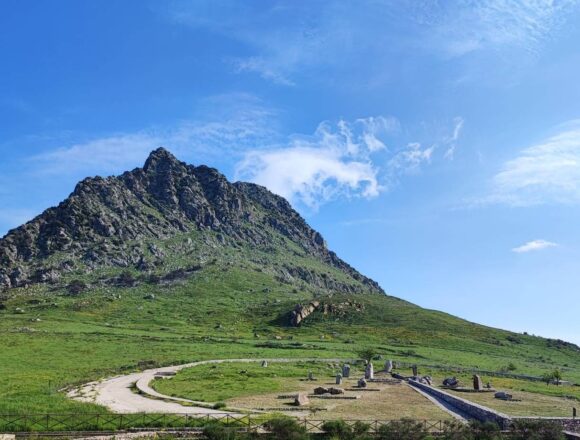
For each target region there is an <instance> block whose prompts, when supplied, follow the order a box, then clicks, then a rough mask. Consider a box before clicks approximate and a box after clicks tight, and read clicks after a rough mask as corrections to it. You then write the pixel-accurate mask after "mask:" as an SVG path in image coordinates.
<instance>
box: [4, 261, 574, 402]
mask: <svg viewBox="0 0 580 440" xmlns="http://www.w3.org/2000/svg"><path fill="white" fill-rule="evenodd" d="M240 253H241V255H242V256H243V251H240ZM222 258H223V259H222V260H219V259H216V260H215V261H212V262H209V263H207V264H206V265H205V266H203V268H201V269H199V270H197V271H195V272H194V273H192V274H191V275H189V276H188V277H186V278H184V279H180V280H177V281H174V282H173V283H170V284H167V285H159V284H149V283H147V282H142V283H141V284H138V285H137V286H136V287H115V286H110V285H105V286H101V287H99V286H95V285H94V284H95V283H94V281H93V280H94V278H91V276H86V277H85V278H84V280H85V281H86V282H87V283H92V284H93V286H92V287H91V288H89V289H88V290H86V291H84V292H82V293H78V294H75V295H71V294H70V293H69V292H68V290H67V289H52V288H51V287H50V286H45V285H35V286H30V287H28V288H26V289H15V290H11V291H10V292H9V295H6V294H4V295H5V298H4V299H3V300H2V303H3V304H4V306H5V309H4V310H2V311H0V347H1V348H2V362H1V363H0V390H1V392H2V399H1V400H0V412H2V413H12V412H20V413H27V412H77V411H84V412H94V411H104V409H102V408H97V407H95V406H94V405H89V404H82V403H79V402H74V401H71V400H69V399H67V398H66V397H65V395H64V393H62V392H59V391H58V390H60V389H61V388H64V387H66V386H69V385H72V384H75V383H80V382H86V381H90V380H94V379H98V378H101V377H105V376H109V375H114V374H118V373H120V372H129V371H133V370H138V369H144V368H150V367H153V366H156V365H170V364H177V363H185V362H191V361H195V360H203V359H219V358H242V357H255V358H266V357H269V358H275V357H286V358H287V357H296V358H298V357H302V358H304V357H320V358H335V357H336V358H353V357H356V356H357V353H358V352H360V350H361V349H362V348H365V347H372V348H374V349H375V350H376V351H377V352H378V353H380V354H382V355H383V357H384V359H387V358H393V359H395V360H400V361H404V362H415V363H418V364H425V365H432V364H439V365H449V366H463V367H467V368H480V369H486V370H499V369H501V368H502V367H504V366H505V365H508V364H510V363H513V364H514V365H516V366H517V372H518V373H522V374H532V375H538V376H540V375H542V374H543V373H545V372H549V371H552V370H553V369H554V368H555V367H560V368H561V369H562V371H563V376H564V379H565V380H571V381H574V382H580V355H579V353H578V351H577V349H575V348H574V347H573V346H568V345H562V346H560V345H554V343H553V342H552V341H549V340H546V339H542V338H537V337H532V336H526V335H517V334H513V333H510V332H506V331H502V330H497V329H491V328H488V327H484V326H480V325H476V324H472V323H469V322H467V321H464V320H460V319H457V318H454V317H452V316H450V315H447V314H444V313H440V312H434V311H429V310H425V309H422V308H419V307H417V306H414V305H412V304H410V303H408V302H405V301H402V300H399V299H396V298H393V297H388V296H382V295H357V296H356V300H357V301H358V302H360V303H362V304H363V305H364V309H363V310H362V311H349V312H347V313H346V314H340V315H336V316H334V315H332V314H328V315H324V314H322V313H318V312H317V313H314V314H313V315H312V316H311V318H310V319H309V320H307V321H305V323H304V324H303V325H302V326H301V327H298V328H296V327H290V326H287V325H285V324H284V322H285V321H284V319H285V316H286V314H287V312H288V311H289V310H291V309H292V308H293V307H294V305H295V304H296V303H298V302H304V301H307V300H309V299H311V298H313V297H314V296H315V295H317V296H318V297H319V298H320V297H323V298H326V299H325V300H326V301H337V302H339V303H340V302H342V301H343V300H344V298H346V297H349V296H352V295H339V294H334V295H332V296H330V297H329V296H328V295H327V294H324V293H322V292H318V293H317V292H312V291H309V290H308V289H304V290H303V289H302V287H304V286H301V285H300V284H299V283H296V284H292V283H285V282H283V281H280V280H279V279H277V278H276V276H275V275H272V274H269V273H268V272H267V271H264V270H261V271H260V270H257V269H258V267H256V266H254V264H253V263H251V262H249V261H248V262H244V261H245V258H243V257H242V258H238V259H236V260H235V261H237V263H234V262H233V261H234V260H232V259H231V258H233V257H232V256H231V255H230V256H228V255H224V256H223V257H222ZM119 273H121V272H120V271H118V273H117V275H118V274H119ZM113 275H114V274H113V273H112V271H109V273H108V274H107V276H113ZM99 276H101V275H100V274H98V273H95V274H93V277H99ZM146 298H153V299H146ZM550 390H551V388H550Z"/></svg>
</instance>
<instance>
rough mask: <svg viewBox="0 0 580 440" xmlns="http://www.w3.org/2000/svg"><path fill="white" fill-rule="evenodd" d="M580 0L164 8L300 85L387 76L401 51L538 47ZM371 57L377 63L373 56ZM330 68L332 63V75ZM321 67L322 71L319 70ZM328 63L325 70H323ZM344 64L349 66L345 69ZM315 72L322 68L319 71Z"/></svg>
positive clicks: (237, 66) (262, 72) (455, 53)
mask: <svg viewBox="0 0 580 440" xmlns="http://www.w3.org/2000/svg"><path fill="white" fill-rule="evenodd" d="M576 4H577V1H576V0H558V1H554V0H531V1H530V0H449V1H444V2H440V1H411V2H392V1H376V0H361V1H359V2H357V3H356V6H355V5H354V4H353V3H351V2H343V1H340V0H330V1H326V2H324V6H321V5H318V6H317V5H311V4H310V3H303V2H275V3H268V4H262V3H261V4H260V5H259V6H258V5H253V4H252V3H251V2H245V3H244V2H236V3H233V4H232V3H230V2H222V3H220V4H219V6H216V4H215V2H212V1H203V0H198V1H195V2H174V3H172V5H171V6H170V7H169V8H164V9H163V12H162V13H163V14H164V15H165V16H166V17H168V18H169V19H171V20H173V21H174V22H177V23H180V24H185V25H188V26H192V27H196V28H204V29H206V30H209V31H210V32H213V33H216V34H220V35H221V36H225V37H226V38H231V39H234V40H236V41H238V42H240V43H241V44H243V45H244V46H245V47H246V48H247V50H248V52H249V54H248V55H247V56H245V57H242V58H234V59H231V58H230V59H227V60H226V61H227V62H228V63H229V64H230V65H232V66H233V68H234V71H235V72H237V73H242V72H252V73H255V74H257V75H259V76H261V77H262V78H264V79H266V80H268V81H271V82H273V83H275V84H279V85H286V86H293V85H295V84H296V83H297V82H299V78H300V77H304V76H309V77H310V78H324V81H325V82H327V83H328V82H329V81H330V82H332V81H334V80H337V79H338V80H339V84H340V86H344V84H370V83H375V82H377V81H379V82H381V81H383V80H384V78H385V73H384V72H385V71H388V70H389V69H390V68H392V67H394V66H393V65H392V60H393V59H394V58H395V57H393V55H396V54H399V53H400V52H401V51H417V50H420V51H425V50H426V51H428V52H429V53H430V54H433V53H434V54H436V55H439V56H443V57H445V58H453V57H463V56H466V55H469V54H472V53H475V52H479V51H484V50H487V51H489V53H491V54H492V56H494V57H496V58H495V59H500V58H501V60H502V62H506V61H507V62H509V61H510V60H512V62H513V63H516V64H517V61H514V58H513V57H497V53H496V52H499V51H501V50H504V49H508V50H509V49H512V48H514V49H516V50H518V51H523V52H525V53H537V52H539V51H540V50H541V49H542V47H543V45H544V42H545V41H546V40H547V39H549V38H552V37H553V36H554V35H555V34H556V32H557V31H558V30H559V29H560V28H561V25H562V23H564V21H565V19H566V17H567V16H568V13H569V11H570V9H571V7H572V6H574V5H576ZM371 60H372V62H371ZM353 64H356V65H360V66H361V67H362V66H364V67H362V68H361V69H358V72H357V74H356V76H357V81H350V80H351V79H352V78H349V81H348V82H345V81H340V79H341V76H342V74H343V73H344V72H351V70H350V69H344V67H345V66H352V65H353ZM327 67H331V68H332V73H331V76H330V77H329V71H328V69H326V68H327ZM317 69H318V70H317ZM320 69H325V70H322V71H321V70H320ZM343 69H344V70H343ZM315 71H316V72H315Z"/></svg>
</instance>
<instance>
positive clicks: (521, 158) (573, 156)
mask: <svg viewBox="0 0 580 440" xmlns="http://www.w3.org/2000/svg"><path fill="white" fill-rule="evenodd" d="M563 128H564V131H562V132H560V133H558V134H556V135H554V136H552V137H550V138H549V139H547V140H545V141H544V142H542V143H540V144H538V145H534V146H532V147H529V148H526V149H524V150H522V151H521V152H520V154H519V155H518V156H517V157H516V158H514V159H512V160H509V161H507V162H506V163H505V164H504V165H503V167H502V169H501V171H500V172H498V173H497V174H496V175H495V176H494V177H493V181H492V190H491V194H490V195H489V196H487V197H485V198H484V200H483V202H485V203H505V204H509V205H514V206H526V205H536V204H543V203H567V204H570V203H579V202H580V126H579V125H578V124H577V123H572V124H567V125H565V126H563Z"/></svg>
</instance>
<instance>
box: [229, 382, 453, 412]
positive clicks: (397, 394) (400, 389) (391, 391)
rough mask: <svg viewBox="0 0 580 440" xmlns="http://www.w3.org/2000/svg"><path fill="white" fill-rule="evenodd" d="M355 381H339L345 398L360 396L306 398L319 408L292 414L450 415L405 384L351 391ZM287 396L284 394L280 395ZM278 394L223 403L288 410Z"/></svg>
mask: <svg viewBox="0 0 580 440" xmlns="http://www.w3.org/2000/svg"><path fill="white" fill-rule="evenodd" d="M355 384H356V380H355V379H349V380H345V381H343V384H342V385H341V387H342V388H344V389H345V390H346V392H345V395H347V396H360V398H359V399H356V400H338V399H337V400H335V399H316V398H311V399H310V402H311V403H310V405H309V406H308V408H312V409H322V410H321V411H314V412H311V413H307V412H306V411H305V410H306V408H305V407H302V408H296V411H297V413H299V414H297V413H294V412H293V413H291V414H292V415H301V416H306V417H307V418H310V419H315V420H327V419H348V420H396V419H400V418H403V417H409V418H413V419H418V420H447V419H450V418H451V416H450V415H449V414H448V413H447V412H445V411H443V410H441V409H440V408H438V407H437V406H436V405H434V404H433V403H431V402H430V401H429V400H428V399H426V398H425V397H423V396H422V395H420V394H419V393H417V392H416V391H414V390H413V389H411V388H410V387H409V386H408V385H406V384H400V385H385V384H378V383H370V384H369V388H378V389H380V391H360V390H352V389H351V388H353V387H354V386H355ZM286 385H287V387H288V388H290V389H292V393H298V392H306V393H309V394H310V393H311V392H312V390H313V389H314V388H315V387H317V386H331V385H332V386H336V385H334V383H333V382H327V381H317V382H303V381H296V380H289V381H288V382H287V384H286ZM284 394H288V393H284ZM278 395H280V393H267V394H259V395H252V396H245V397H239V398H233V399H229V400H227V401H226V403H227V404H228V405H231V406H232V407H236V408H248V409H256V408H264V409H271V408H292V405H291V403H292V399H287V398H286V399H279V398H278Z"/></svg>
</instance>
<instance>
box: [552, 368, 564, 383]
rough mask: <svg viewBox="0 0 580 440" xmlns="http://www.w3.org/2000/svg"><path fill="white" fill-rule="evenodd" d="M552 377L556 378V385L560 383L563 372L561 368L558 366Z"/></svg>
mask: <svg viewBox="0 0 580 440" xmlns="http://www.w3.org/2000/svg"><path fill="white" fill-rule="evenodd" d="M552 377H553V378H554V381H555V382H556V385H560V382H561V381H562V372H561V371H560V369H559V368H556V369H555V370H554V372H553V373H552Z"/></svg>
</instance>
